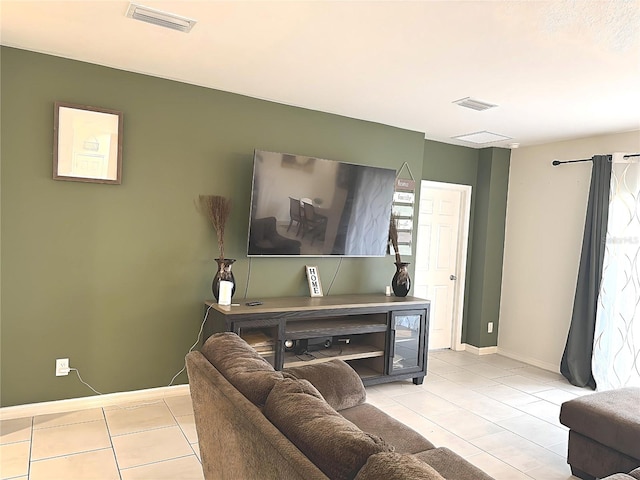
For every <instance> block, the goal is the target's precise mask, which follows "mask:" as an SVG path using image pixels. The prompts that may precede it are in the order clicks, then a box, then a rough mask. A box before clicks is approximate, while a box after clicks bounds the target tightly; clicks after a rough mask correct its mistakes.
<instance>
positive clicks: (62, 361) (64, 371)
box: [56, 358, 69, 377]
mask: <svg viewBox="0 0 640 480" xmlns="http://www.w3.org/2000/svg"><path fill="white" fill-rule="evenodd" d="M64 375H69V359H68V358H58V359H56V377H62V376H64Z"/></svg>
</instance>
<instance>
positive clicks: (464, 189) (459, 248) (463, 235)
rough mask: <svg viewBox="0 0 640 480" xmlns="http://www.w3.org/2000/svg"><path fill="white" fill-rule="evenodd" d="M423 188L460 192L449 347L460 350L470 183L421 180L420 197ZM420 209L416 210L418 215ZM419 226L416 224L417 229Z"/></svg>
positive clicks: (469, 219) (469, 215)
mask: <svg viewBox="0 0 640 480" xmlns="http://www.w3.org/2000/svg"><path fill="white" fill-rule="evenodd" d="M425 188H430V189H437V190H456V191H458V192H460V219H459V220H460V230H459V232H458V239H457V245H456V256H457V259H458V262H457V264H458V265H457V271H456V273H455V274H454V275H456V277H457V280H456V281H455V282H456V284H455V288H454V300H453V324H452V325H451V329H452V335H451V349H452V350H456V351H460V350H464V349H465V344H464V343H463V342H462V320H463V313H464V291H465V285H466V278H467V252H468V250H469V225H470V223H471V192H472V187H471V185H461V184H458V183H446V182H434V181H431V180H422V181H421V182H420V197H422V190H423V189H425ZM419 215H420V211H418V216H419ZM419 228H420V226H418V229H419Z"/></svg>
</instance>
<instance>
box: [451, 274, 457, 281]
mask: <svg viewBox="0 0 640 480" xmlns="http://www.w3.org/2000/svg"><path fill="white" fill-rule="evenodd" d="M457 279H458V277H456V276H455V275H449V280H457Z"/></svg>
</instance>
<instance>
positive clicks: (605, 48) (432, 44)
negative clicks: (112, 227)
mask: <svg viewBox="0 0 640 480" xmlns="http://www.w3.org/2000/svg"><path fill="white" fill-rule="evenodd" d="M135 3H140V4H143V5H146V6H150V7H154V8H158V9H161V10H165V11H169V12H172V13H175V14H178V15H182V16H185V17H191V18H194V19H195V20H197V22H198V23H197V24H196V25H195V27H194V28H193V30H192V31H191V32H190V33H188V34H185V33H181V32H177V31H173V30H168V29H165V28H162V27H158V26H155V25H149V24H146V23H142V22H140V21H137V20H133V19H130V18H127V17H126V16H125V13H126V11H127V8H128V6H129V2H127V1H119V0H111V1H67V2H61V1H53V0H49V1H39V2H36V1H29V0H22V1H9V0H0V17H1V31H0V41H1V43H2V44H3V45H7V46H13V47H18V48H23V49H28V50H33V51H37V52H44V53H49V54H53V55H58V56H62V57H67V58H72V59H77V60H82V61H86V62H92V63H97V64H100V65H106V66H110V67H115V68H119V69H124V70H130V71H133V72H139V73H144V74H149V75H154V76H158V77H163V78H169V79H174V80H178V81H181V82H187V83H192V84H196V85H201V86H206V87H211V88H215V89H219V90H224V91H228V92H235V93H240V94H244V95H249V96H251V97H256V98H262V99H267V100H271V101H275V102H279V103H283V104H287V105H295V106H300V107H305V108H309V109H313V110H319V111H323V112H330V113H335V114H339V115H344V116H348V117H353V118H358V119H363V120H369V121H373V122H378V123H382V124H386V125H392V126H396V127H400V128H405V129H409V130H415V131H419V132H424V134H425V137H426V138H428V139H433V140H439V141H443V142H447V143H452V144H458V145H467V146H480V147H484V146H503V147H508V146H509V144H511V143H512V142H513V143H519V144H521V145H523V146H525V145H532V144H539V143H546V142H550V141H557V140H564V139H573V138H579V137H588V136H593V135H598V134H607V133H616V132H623V131H631V130H640V0H610V1H607V0H598V1H586V0H575V1H558V0H554V1H533V0H529V1H508V0H502V1H404V0H395V1H394V0H387V1H375V2H374V1H357V0H350V1H323V0H317V1H308V2H307V1H304V2H303V1H266V0H265V1H259V0H255V1H232V2H229V1H224V2H222V1H202V0H201V1H189V0H182V1H156V0H138V1H136V2H135ZM463 97H473V98H474V99H478V100H482V101H486V102H489V103H494V104H497V105H498V107H497V108H493V109H490V110H487V111H484V112H477V111H474V110H469V109H466V108H462V107H459V106H457V105H455V104H453V103H452V102H453V101H454V100H458V99H460V98H463ZM100 106H104V105H100ZM105 107H108V105H106V106H105ZM479 131H489V132H492V133H496V134H500V135H504V136H507V137H511V138H512V139H511V140H504V141H500V142H496V143H487V144H483V145H473V144H469V143H467V142H463V141H460V140H454V139H452V137H454V136H458V135H463V134H469V133H474V132H479Z"/></svg>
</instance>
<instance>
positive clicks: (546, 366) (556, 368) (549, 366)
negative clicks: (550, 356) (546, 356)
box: [497, 347, 560, 373]
mask: <svg viewBox="0 0 640 480" xmlns="http://www.w3.org/2000/svg"><path fill="white" fill-rule="evenodd" d="M497 353H498V355H502V356H504V357H509V358H512V359H514V360H518V361H519V362H523V363H527V364H529V365H533V366H534V367H539V368H542V369H543V370H549V371H550V372H553V373H560V365H556V364H553V363H549V362H543V361H542V360H538V359H537V358H533V357H528V356H526V355H520V354H519V353H514V352H510V351H509V350H505V349H504V348H500V347H498V351H497Z"/></svg>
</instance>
